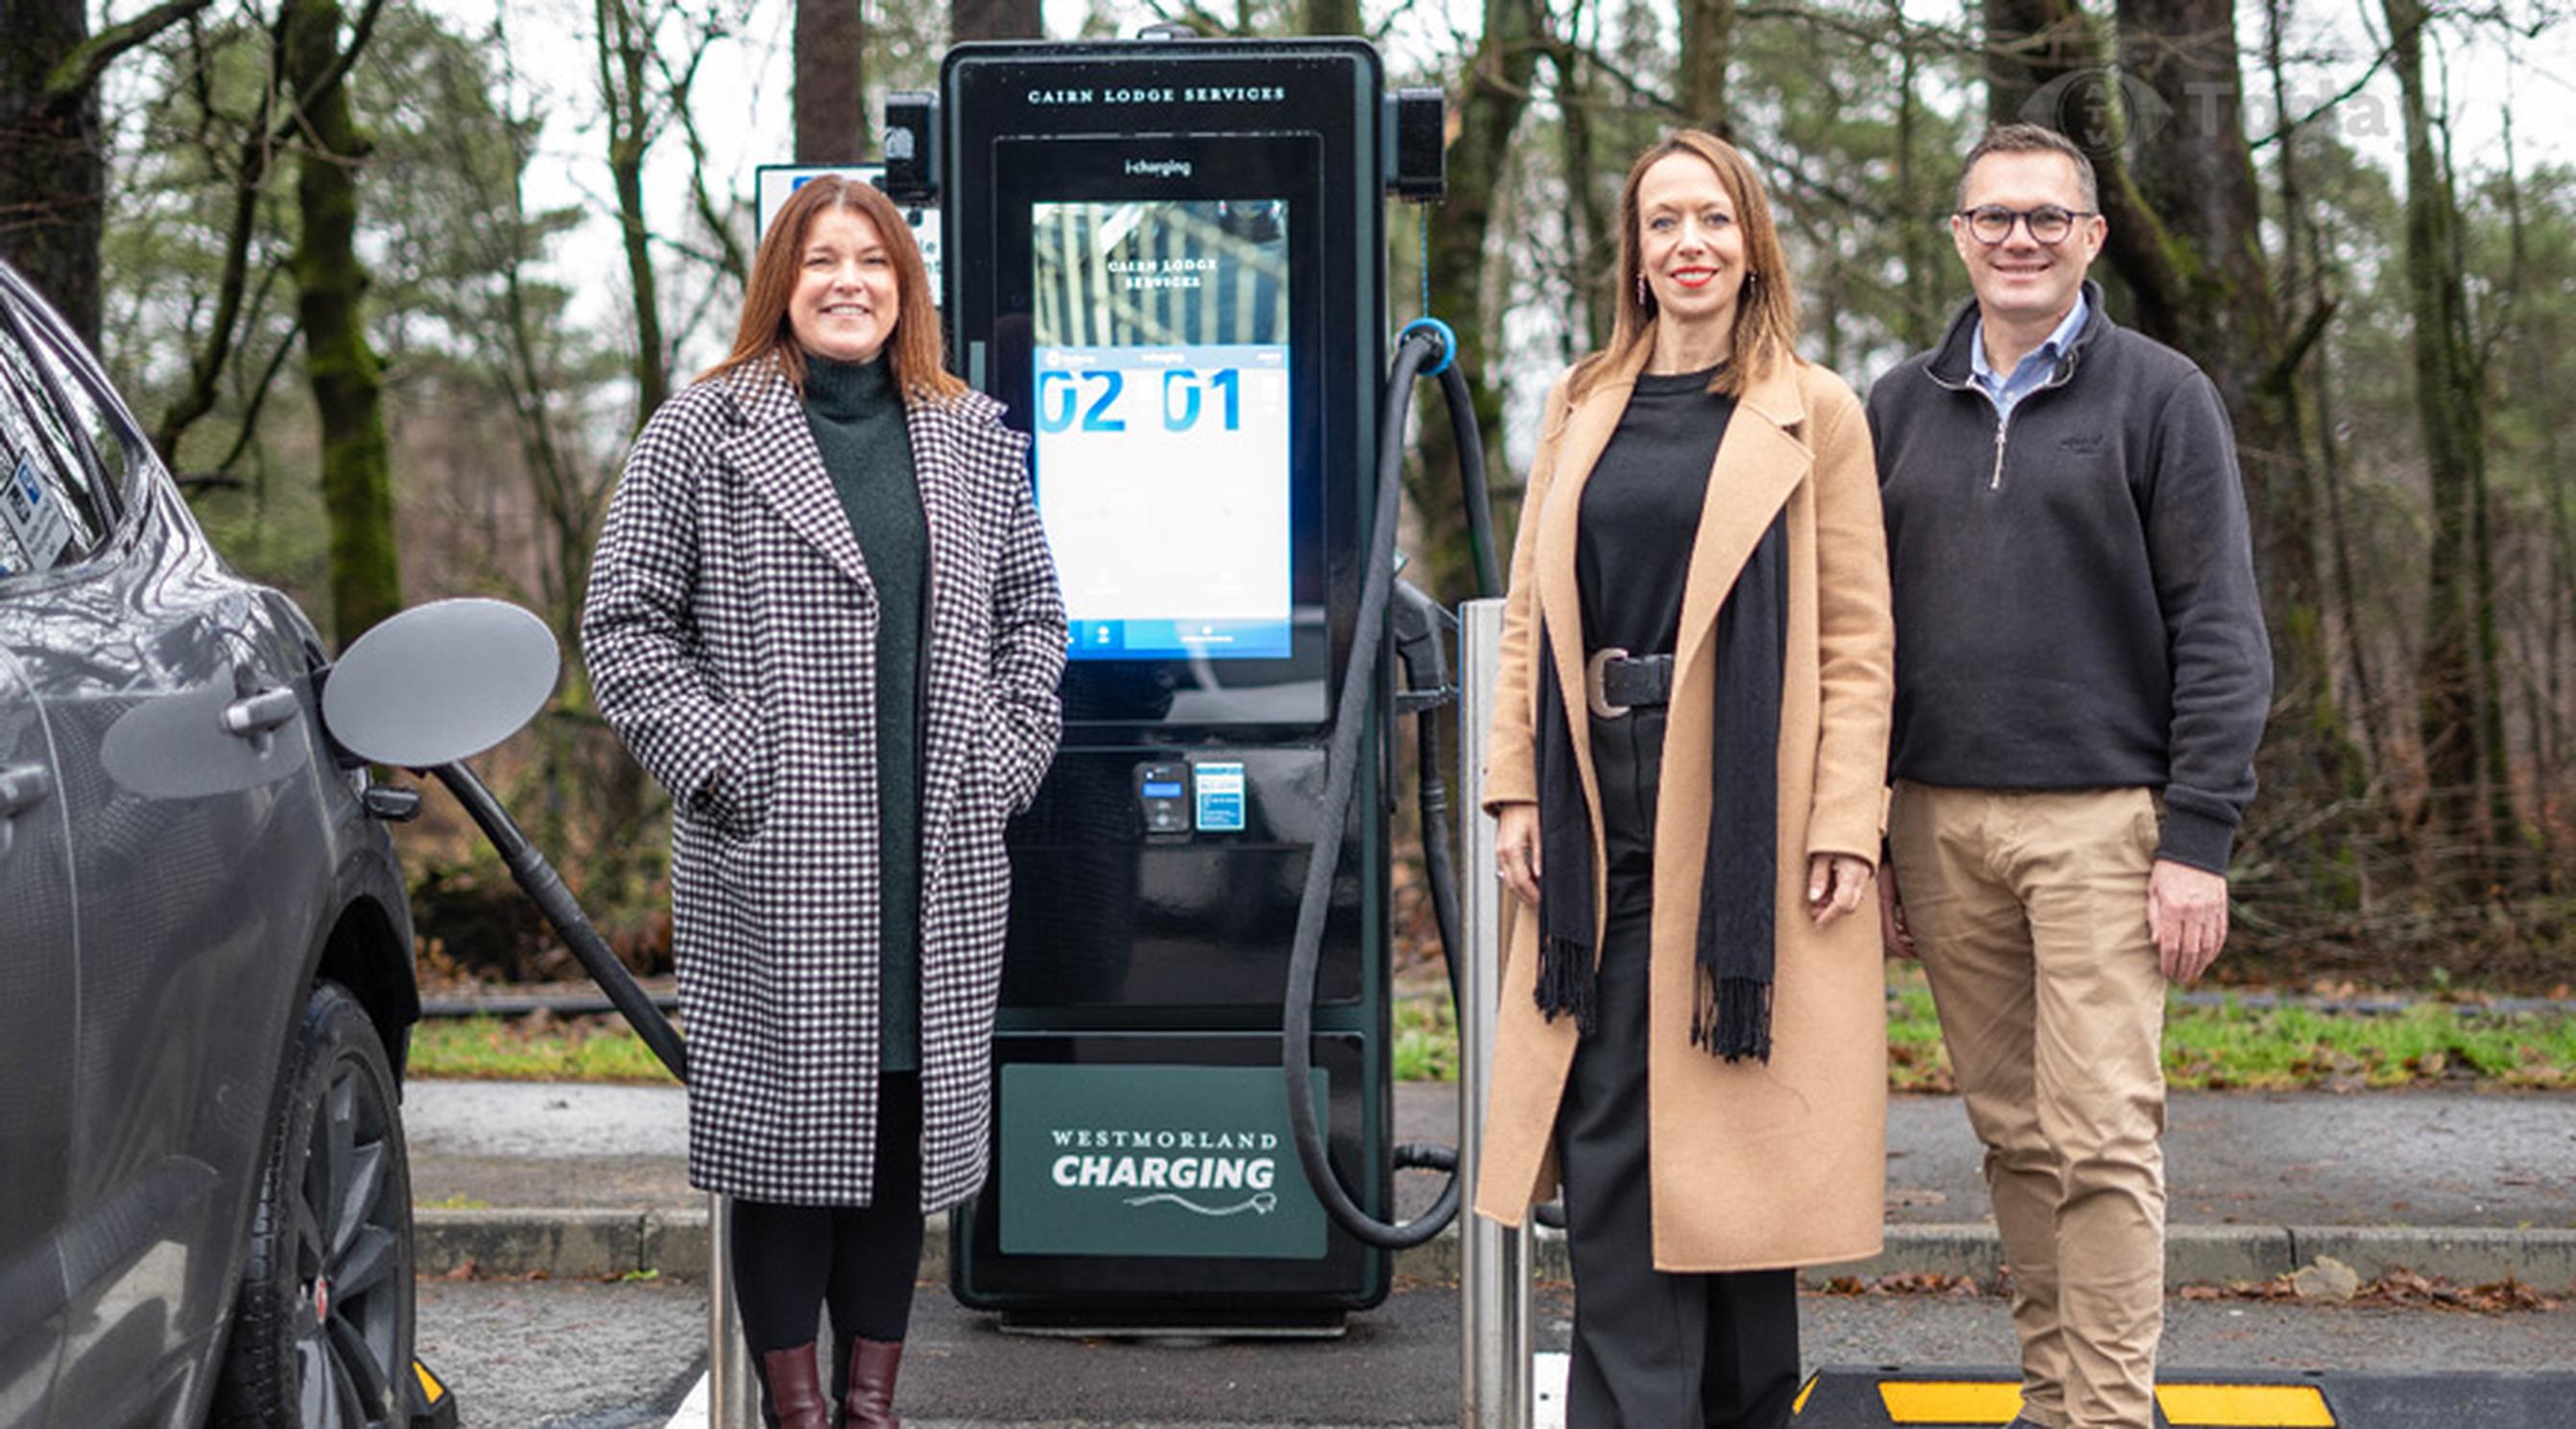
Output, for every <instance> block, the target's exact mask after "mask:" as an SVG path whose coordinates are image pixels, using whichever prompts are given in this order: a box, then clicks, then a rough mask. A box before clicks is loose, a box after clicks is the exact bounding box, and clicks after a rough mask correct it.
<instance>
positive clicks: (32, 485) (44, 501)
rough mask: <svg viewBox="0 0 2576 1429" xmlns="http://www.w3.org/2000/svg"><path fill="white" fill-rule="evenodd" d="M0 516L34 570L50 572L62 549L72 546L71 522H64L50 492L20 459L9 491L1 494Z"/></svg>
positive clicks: (31, 467) (34, 469)
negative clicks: (3, 516) (5, 520)
mask: <svg viewBox="0 0 2576 1429" xmlns="http://www.w3.org/2000/svg"><path fill="white" fill-rule="evenodd" d="M0 515H6V516H7V517H8V519H9V530H10V531H11V532H12V533H13V534H15V535H16V536H17V538H18V545H19V546H20V547H21V548H22V549H24V550H25V551H26V553H27V561H28V564H29V565H30V566H31V567H32V568H33V569H35V570H40V571H49V570H52V569H53V568H54V562H56V561H58V560H60V559H62V554H63V547H65V546H68V545H70V544H71V542H72V527H71V522H69V521H67V520H65V519H64V518H63V512H62V507H61V506H60V505H59V504H57V503H56V502H55V500H54V494H53V492H51V491H49V490H47V489H46V487H45V483H44V482H42V481H40V480H38V479H37V477H36V468H35V467H34V466H33V465H32V464H31V463H29V462H28V460H27V459H26V458H25V457H23V456H22V457H20V458H18V466H17V469H16V470H14V471H12V472H10V473H9V489H8V490H7V491H6V492H0Z"/></svg>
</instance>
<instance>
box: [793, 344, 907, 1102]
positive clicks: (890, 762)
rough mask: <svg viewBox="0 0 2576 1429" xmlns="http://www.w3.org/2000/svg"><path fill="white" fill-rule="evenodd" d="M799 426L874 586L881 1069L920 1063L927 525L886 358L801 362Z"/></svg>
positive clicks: (811, 358) (809, 359)
mask: <svg viewBox="0 0 2576 1429" xmlns="http://www.w3.org/2000/svg"><path fill="white" fill-rule="evenodd" d="M805 425H806V426H808V427H809V428H811V429H812V430H813V433H814V445H815V447H816V449H818V450H819V451H821V452H822V454H823V469H824V470H825V471H827V472H829V473H831V476H832V489H833V490H834V491H835V492H837V493H838V494H839V495H840V498H841V509H842V511H844V512H845V513H847V514H848V516H849V518H850V530H851V531H852V532H853V533H854V534H856V535H857V536H858V538H859V554H860V556H861V557H862V558H863V559H864V560H865V561H866V562H867V568H868V580H869V582H870V583H871V584H872V585H874V586H875V587H876V598H877V649H876V682H877V701H876V705H877V708H876V716H877V729H876V747H877V869H878V871H879V874H880V880H881V881H880V884H879V894H878V919H879V923H878V929H877V1018H878V1039H877V1042H878V1056H879V1063H878V1066H879V1069H880V1070H882V1071H888V1072H906V1071H912V1070H914V1069H915V1068H917V1067H919V1066H920V1065H921V953H920V945H921V632H922V615H923V606H924V604H925V603H926V601H925V596H926V593H927V587H928V584H929V569H930V525H929V522H928V520H927V519H926V518H925V517H924V516H923V515H922V511H921V486H920V482H919V480H918V479H917V478H916V477H915V476H914V474H913V469H912V433H911V429H910V428H909V427H907V426H906V425H905V423H904V409H903V399H902V397H901V396H900V395H899V394H897V393H896V391H895V389H894V377H893V375H892V373H891V371H890V370H889V368H888V366H887V363H886V359H885V357H884V356H883V355H882V354H880V355H879V356H878V357H877V359H876V361H874V362H867V363H852V362H835V361H833V360H832V359H830V358H827V357H814V356H810V355H809V356H808V357H807V358H806V359H805Z"/></svg>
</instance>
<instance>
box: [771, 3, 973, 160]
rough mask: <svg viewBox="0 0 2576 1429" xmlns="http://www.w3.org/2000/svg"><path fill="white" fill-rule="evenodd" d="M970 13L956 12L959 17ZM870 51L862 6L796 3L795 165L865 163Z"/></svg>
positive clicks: (961, 37)
mask: <svg viewBox="0 0 2576 1429" xmlns="http://www.w3.org/2000/svg"><path fill="white" fill-rule="evenodd" d="M966 8H967V6H966V5H964V4H961V5H959V6H958V9H959V11H960V12H961V13H962V12H963V11H964V10H965V9H966ZM958 38H959V39H964V38H966V36H964V35H962V34H961V35H959V36H958ZM867 48H868V22H867V17H866V15H865V14H864V13H863V11H862V10H861V8H860V0H796V91H795V104H796V162H798V163H800V164H849V163H856V162H857V161H858V160H860V159H862V158H864V157H866V155H867V152H868V94H867V86H866V84H865V83H864V82H863V81H864V79H865V73H864V71H865V67H866V59H867Z"/></svg>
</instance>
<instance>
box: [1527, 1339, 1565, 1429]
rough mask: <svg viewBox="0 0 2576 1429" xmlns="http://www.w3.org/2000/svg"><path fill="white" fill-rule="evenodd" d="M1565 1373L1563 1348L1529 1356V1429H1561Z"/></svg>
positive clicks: (1563, 1411) (1562, 1428)
mask: <svg viewBox="0 0 2576 1429" xmlns="http://www.w3.org/2000/svg"><path fill="white" fill-rule="evenodd" d="M1565 1374H1566V1355H1565V1352H1564V1351H1562V1350H1541V1351H1539V1352H1538V1353H1537V1354H1535V1355H1532V1356H1530V1400H1531V1403H1530V1429H1565Z"/></svg>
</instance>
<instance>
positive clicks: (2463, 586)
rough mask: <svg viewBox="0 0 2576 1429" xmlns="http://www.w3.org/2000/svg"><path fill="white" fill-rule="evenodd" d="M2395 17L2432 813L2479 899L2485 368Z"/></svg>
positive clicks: (2405, 28)
mask: <svg viewBox="0 0 2576 1429" xmlns="http://www.w3.org/2000/svg"><path fill="white" fill-rule="evenodd" d="M2382 5H2383V9H2384V12H2385V13H2386V15H2387V18H2388V30H2389V57H2390V61H2391V64H2392V67H2393V68H2394V69H2395V70H2396V72H2397V85H2398V93H2399V98H2400V107H2401V112H2402V115H2403V118H2404V122H2405V133H2406V286H2407V292H2408V296H2409V300H2410V303H2411V305H2412V307H2413V310H2414V320H2415V321H2414V331H2413V334H2412V345H2413V348H2414V353H2415V406H2416V416H2417V420H2418V422H2419V423H2420V425H2421V427H2422V431H2423V441H2424V461H2425V467H2426V470H2427V475H2428V477H2429V479H2430V481H2431V484H2432V504H2433V544H2432V549H2431V551H2430V553H2429V554H2430V570H2429V577H2430V581H2429V587H2428V591H2427V600H2426V610H2425V617H2424V651H2423V658H2422V664H2421V666H2420V669H2419V673H2418V676H2417V683H2418V699H2419V706H2418V715H2417V720H2418V725H2419V728H2420V730H2421V734H2422V738H2423V743H2424V777H2425V784H2426V794H2427V799H2426V809H2427V812H2428V815H2429V817H2430V822H2431V824H2432V826H2433V833H2434V834H2435V836H2436V837H2437V838H2440V839H2445V840H2448V841H2449V842H2450V845H2451V847H2453V848H2455V849H2459V850H2462V851H2464V852H2465V854H2466V857H2465V859H2464V860H2463V863H2462V866H2461V867H2460V868H2458V869H2457V870H2454V871H2453V872H2455V873H2456V875H2457V876H2456V877H2455V878H2453V879H2451V880H2449V881H2450V882H2451V886H2452V887H2453V889H2454V890H2455V891H2456V892H2459V893H2461V894H2464V895H2466V896H2468V897H2472V898H2483V897H2484V895H2485V890H2486V887H2487V885H2488V882H2489V873H2490V867H2489V864H2490V855H2491V852H2492V848H2493V843H2492V833H2493V831H2491V830H2490V829H2488V828H2487V827H2486V818H2485V807H2486V806H2485V800H2484V799H2482V798H2481V797H2479V796H2480V794H2481V792H2482V791H2481V789H2480V787H2479V785H2480V781H2481V779H2482V777H2483V771H2482V769H2481V766H2480V763H2479V760H2478V745H2479V743H2480V740H2479V736H2478V730H2479V727H2480V722H2481V721H2480V705H2481V703H2482V702H2481V700H2480V698H2479V694H2480V691H2479V678H2478V671H2477V665H2478V659H2477V630H2478V625H2479V612H2478V611H2477V609H2476V598H2477V590H2476V587H2477V578H2476V574H2475V562H2476V559H2477V553H2476V552H2475V551H2474V549H2473V547H2474V544H2475V542H2476V540H2477V538H2478V535H2479V532H2480V528H2481V527H2482V525H2483V522H2482V521H2481V520H2480V519H2479V512H2478V507H2479V505H2480V493H2481V488H2482V487H2483V486H2484V484H2485V483H2484V467H2485V464H2486V441H2485V431H2484V429H2483V426H2482V424H2481V423H2480V421H2479V416H2478V411H2477V399H2478V394H2479V392H2480V390H2481V384H2480V382H2479V375H2478V372H2477V370H2476V366H2475V363H2474V361H2473V360H2472V355H2471V349H2470V346H2469V318H2468V297H2467V293H2466V291H2465V287H2464V285H2463V283H2462V282H2461V277H2460V272H2459V268H2458V266H2457V259H2458V254H2459V243H2458V239H2457V235H2456V234H2455V233H2454V231H2453V225H2454V224H2455V223H2456V222H2457V220H2458V213H2457V210H2456V209H2455V208H2454V206H2453V202H2452V197H2451V181H2450V175H2449V173H2448V172H2447V171H2446V170H2445V169H2444V168H2443V165H2442V161H2441V156H2440V155H2439V154H2437V153H2436V152H2435V151H2434V148H2433V121H2432V116H2431V113H2430V110H2429V107H2428V100H2427V98H2426V95H2425V92H2424V42H2423V31H2424V25H2425V22H2426V20H2427V19H2428V18H2429V15H2428V12H2427V11H2426V10H2425V8H2424V6H2423V5H2422V4H2421V3H2419V0H2382Z"/></svg>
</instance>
